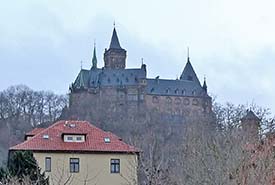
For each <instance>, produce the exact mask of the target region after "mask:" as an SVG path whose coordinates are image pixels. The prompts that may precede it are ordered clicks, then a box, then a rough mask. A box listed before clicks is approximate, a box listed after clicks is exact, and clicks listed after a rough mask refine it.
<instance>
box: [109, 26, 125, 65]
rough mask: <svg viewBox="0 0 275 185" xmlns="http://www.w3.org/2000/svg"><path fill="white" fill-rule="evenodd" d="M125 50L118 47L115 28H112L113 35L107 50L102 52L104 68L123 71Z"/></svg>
mask: <svg viewBox="0 0 275 185" xmlns="http://www.w3.org/2000/svg"><path fill="white" fill-rule="evenodd" d="M125 66H126V50H125V49H123V48H122V47H121V46H120V43H119V40H118V36H117V32H116V28H115V27H114V30H113V35H112V38H111V43H110V47H109V49H108V50H107V49H105V52H104V67H105V68H112V69H125Z"/></svg>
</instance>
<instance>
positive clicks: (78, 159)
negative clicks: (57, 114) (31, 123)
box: [10, 120, 139, 185]
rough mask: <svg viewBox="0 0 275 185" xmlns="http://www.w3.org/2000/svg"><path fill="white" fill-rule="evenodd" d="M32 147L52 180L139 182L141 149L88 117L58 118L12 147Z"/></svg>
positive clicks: (115, 184)
mask: <svg viewBox="0 0 275 185" xmlns="http://www.w3.org/2000/svg"><path fill="white" fill-rule="evenodd" d="M26 150H29V151H32V152H33V155H34V157H35V159H36V160H37V163H38V165H39V166H40V167H41V169H42V171H45V173H46V175H47V176H49V180H50V184H72V185H81V184H87V185H95V184H96V185H107V184H112V185H122V184H125V185H126V184H131V185H134V184H137V167H138V155H139V150H138V149H137V148H135V147H133V146H130V145H128V144H126V143H125V142H123V141H122V140H121V138H119V137H118V136H116V135H114V134H112V133H110V132H105V131H103V130H101V129H99V128H97V127H95V126H93V125H92V124H90V123H89V122H87V121H73V120H70V121H58V122H56V123H54V124H53V125H51V126H50V127H48V128H45V129H34V130H33V131H31V132H29V133H27V134H26V140H25V141H24V142H23V143H20V144H18V145H16V146H13V147H11V148H10V152H13V151H26Z"/></svg>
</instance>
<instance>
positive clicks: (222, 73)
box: [0, 0, 275, 113]
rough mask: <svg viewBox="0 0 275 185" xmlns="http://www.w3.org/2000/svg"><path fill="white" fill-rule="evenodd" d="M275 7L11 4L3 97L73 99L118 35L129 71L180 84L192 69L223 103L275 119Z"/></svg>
mask: <svg viewBox="0 0 275 185" xmlns="http://www.w3.org/2000/svg"><path fill="white" fill-rule="evenodd" d="M274 10H275V1H274V0H260V1H259V0H169V1H167V0H163V1H161V0H151V1H149V0H136V1H130V0H125V1H122V0H116V1H111V0H110V1H103V0H98V1H97V0H87V1H81V0H79V1H73V0H59V1H56V0H45V1H44V0H17V1H16V0H12V1H3V2H1V7H0V62H1V67H0V90H3V89H6V88H7V87H9V86H11V85H16V84H26V85H28V86H29V87H31V88H33V89H35V90H51V91H54V92H56V93H63V94H64V93H68V87H69V84H70V83H72V82H73V81H74V79H75V77H76V75H77V74H78V72H79V70H80V61H81V60H82V61H83V67H84V68H90V66H91V57H92V50H93V42H94V39H96V45H97V56H98V62H99V66H102V65H103V61H102V59H103V51H104V48H106V47H108V46H109V42H110V37H111V33H112V29H113V22H114V21H115V22H116V28H117V32H118V36H119V39H120V43H121V45H122V47H123V48H125V49H126V50H127V54H128V57H127V67H140V65H141V58H144V63H146V64H147V69H148V76H149V77H155V76H157V75H159V76H160V77H161V78H168V79H169V78H172V79H176V78H177V77H178V76H180V73H181V72H182V70H183V67H184V65H185V63H186V50H187V49H186V48H187V47H190V57H191V63H192V65H193V67H194V68H195V71H196V72H197V75H198V77H199V79H200V80H201V82H202V80H203V77H204V75H205V76H206V78H207V83H208V89H209V92H210V93H211V94H212V95H214V96H216V97H217V101H219V102H226V101H229V102H233V103H236V104H239V103H241V104H247V103H248V104H249V103H251V102H254V103H256V104H258V105H260V106H263V107H269V108H271V109H272V112H273V113H274V112H275V93H274V92H275V72H274V69H275V11H274Z"/></svg>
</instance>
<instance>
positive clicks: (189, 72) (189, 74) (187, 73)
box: [180, 57, 200, 84]
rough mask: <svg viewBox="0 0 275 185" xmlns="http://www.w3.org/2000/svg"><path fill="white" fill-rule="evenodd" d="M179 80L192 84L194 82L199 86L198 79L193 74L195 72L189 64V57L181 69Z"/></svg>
mask: <svg viewBox="0 0 275 185" xmlns="http://www.w3.org/2000/svg"><path fill="white" fill-rule="evenodd" d="M180 79H181V80H188V81H193V82H195V83H197V84H200V81H199V79H198V77H197V75H196V73H195V70H194V69H193V66H192V64H191V62H190V59H189V57H188V59H187V63H186V65H185V67H184V69H183V72H182V74H181V76H180Z"/></svg>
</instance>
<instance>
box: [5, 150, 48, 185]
mask: <svg viewBox="0 0 275 185" xmlns="http://www.w3.org/2000/svg"><path fill="white" fill-rule="evenodd" d="M13 177H15V178H18V179H19V180H20V179H21V180H22V179H24V178H26V177H27V178H29V180H30V181H31V184H33V185H34V184H35V185H48V184H49V182H48V178H46V177H45V173H41V169H40V168H39V167H38V165H37V163H36V160H35V159H34V157H33V153H32V152H31V151H15V152H11V153H10V156H9V161H8V166H7V169H4V168H1V169H0V181H3V180H7V181H8V180H9V179H11V178H13Z"/></svg>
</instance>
